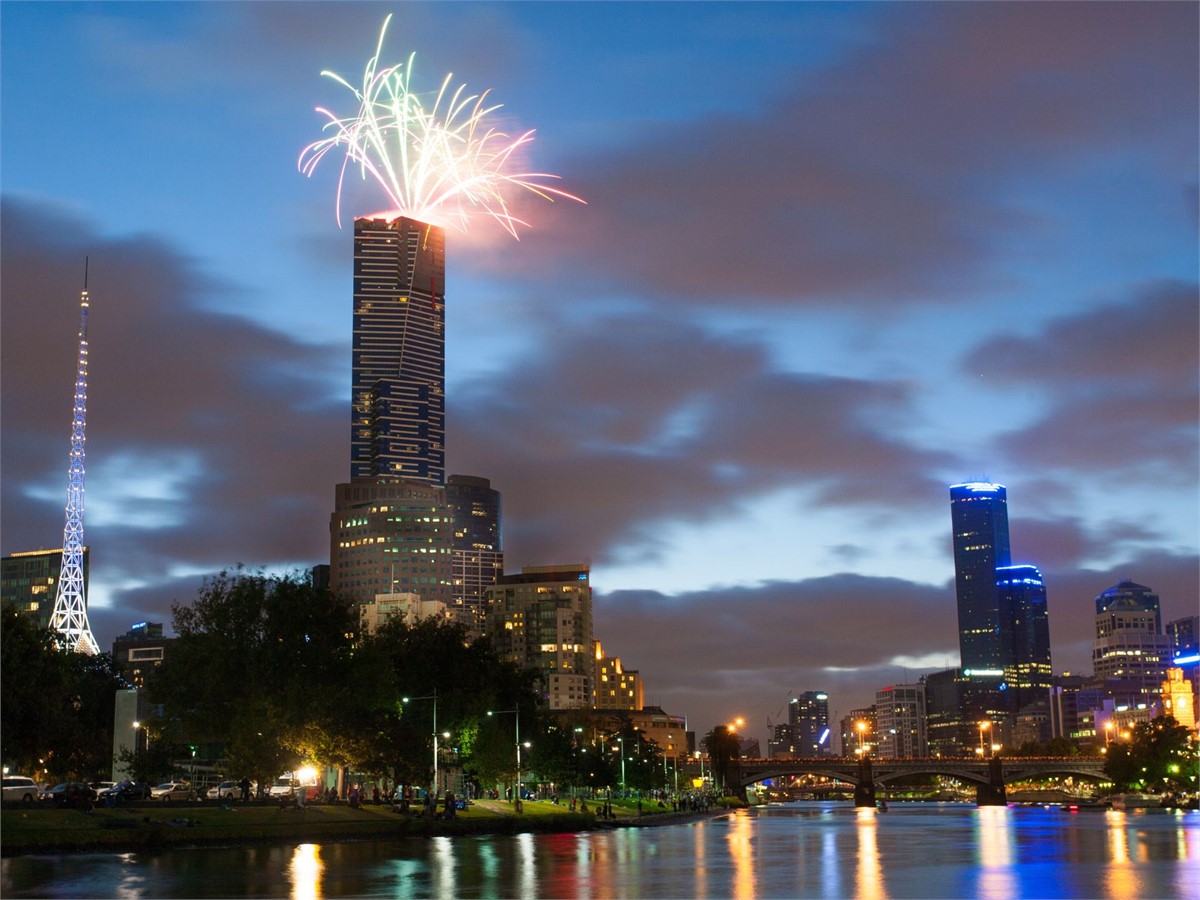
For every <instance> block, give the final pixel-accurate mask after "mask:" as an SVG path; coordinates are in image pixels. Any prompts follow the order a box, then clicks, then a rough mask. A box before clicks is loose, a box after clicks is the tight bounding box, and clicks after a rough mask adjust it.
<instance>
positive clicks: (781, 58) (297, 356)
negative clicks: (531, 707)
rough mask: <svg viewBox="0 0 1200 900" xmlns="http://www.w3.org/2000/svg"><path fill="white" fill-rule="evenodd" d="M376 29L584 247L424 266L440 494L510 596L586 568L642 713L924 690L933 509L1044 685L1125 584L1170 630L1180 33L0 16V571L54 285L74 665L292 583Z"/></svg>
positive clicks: (828, 17)
mask: <svg viewBox="0 0 1200 900" xmlns="http://www.w3.org/2000/svg"><path fill="white" fill-rule="evenodd" d="M388 13H392V14H394V18H393V21H392V24H391V26H390V28H389V31H388V36H387V39H386V42H385V45H384V46H385V51H384V56H385V59H386V60H387V61H389V62H399V61H402V60H403V59H404V58H406V57H407V56H408V54H409V53H410V52H413V51H415V52H416V54H417V55H416V65H415V74H414V80H415V81H416V82H417V83H419V84H420V83H423V84H425V85H427V86H428V89H430V90H433V89H434V88H436V87H437V85H438V84H440V82H441V79H442V78H443V77H444V76H445V74H446V73H447V72H453V73H454V81H455V83H459V84H462V83H465V84H466V85H467V86H468V87H469V88H470V89H472V90H474V91H478V90H483V89H490V90H491V91H492V94H491V98H492V100H494V101H495V102H499V103H501V104H503V109H502V110H501V111H500V113H499V115H500V116H502V121H503V122H504V124H505V125H506V126H510V129H509V130H511V131H522V130H525V129H528V128H536V129H537V132H536V140H535V142H534V143H533V145H532V149H531V151H530V158H531V163H532V164H533V165H534V166H535V167H536V168H537V169H538V170H541V171H547V172H554V173H557V174H560V175H561V176H562V178H563V181H562V186H563V187H564V188H565V189H567V190H570V191H572V192H574V193H576V194H578V195H580V196H581V197H583V198H584V199H586V201H587V205H586V206H580V205H577V204H573V203H561V202H560V203H556V204H553V205H550V204H544V203H540V202H537V203H531V204H522V206H521V210H522V212H524V213H525V214H527V215H528V217H529V220H530V222H531V225H532V227H531V228H530V229H528V230H526V231H523V232H522V233H521V239H520V240H519V241H514V240H513V239H512V238H511V237H508V236H507V235H505V234H503V233H502V232H500V231H499V229H496V228H494V227H492V226H490V225H489V224H488V223H486V222H481V223H479V224H478V225H477V226H476V227H474V228H473V229H472V230H471V231H470V232H469V233H467V234H458V233H451V234H450V235H449V239H448V254H447V255H448V273H447V299H448V307H447V310H448V341H447V347H448V350H447V352H448V370H447V379H448V390H449V395H448V428H449V435H448V451H447V452H448V462H449V467H450V469H451V471H455V472H462V473H469V474H477V475H483V476H485V477H489V478H491V479H492V482H493V486H494V487H496V488H497V489H498V490H500V491H501V492H502V493H503V495H504V503H505V513H506V519H505V523H504V525H505V544H506V546H505V549H506V553H507V561H508V567H509V570H510V571H516V570H517V569H519V567H521V566H523V565H541V564H548V563H553V562H589V563H591V564H592V566H593V572H594V575H593V582H594V586H595V589H596V591H597V603H596V607H597V611H596V627H597V637H599V638H601V639H602V640H603V642H604V645H605V648H606V650H608V652H610V653H615V654H618V655H620V656H622V657H623V659H624V660H625V663H626V665H627V666H628V667H631V668H638V669H640V670H641V671H642V673H643V676H644V677H645V679H646V683H647V696H648V701H649V702H652V703H656V704H658V705H662V706H664V707H666V708H667V709H668V710H670V711H672V712H679V713H684V714H687V715H688V716H689V721H691V722H693V723H695V722H700V723H702V724H703V725H704V728H705V729H707V727H711V723H712V722H716V721H720V720H723V719H728V718H731V717H733V716H735V715H742V716H745V717H746V718H747V719H748V720H749V721H750V722H751V723H752V726H753V728H752V733H756V734H758V735H759V736H760V737H765V734H766V731H765V719H766V718H767V717H768V716H770V715H771V714H772V713H773V712H774V711H775V709H776V707H778V706H780V705H781V704H782V702H783V701H784V700H785V699H786V696H787V694H788V693H789V692H791V691H803V690H827V691H829V692H830V694H831V707H832V708H834V709H839V710H842V711H845V710H848V709H850V708H852V707H854V706H858V705H862V704H863V703H866V702H870V699H871V698H872V696H873V691H874V690H875V688H877V687H881V686H884V685H886V684H890V683H893V682H897V681H903V680H905V679H912V678H915V677H916V676H917V675H918V674H919V673H920V672H921V671H926V670H928V669H930V668H933V667H940V666H942V665H944V664H951V665H953V664H954V663H955V662H956V658H957V639H956V633H955V617H954V606H953V596H952V587H951V582H952V578H953V563H952V560H951V555H950V535H949V509H948V506H949V504H948V492H947V490H946V485H948V484H950V483H953V482H957V481H961V480H967V479H975V478H988V479H991V480H995V481H999V482H1002V483H1004V484H1006V485H1007V486H1008V490H1009V502H1010V515H1011V520H1012V532H1013V535H1012V541H1013V547H1014V561H1020V562H1028V563H1032V564H1035V565H1038V566H1039V567H1041V569H1042V571H1043V574H1044V575H1045V576H1046V579H1047V584H1048V590H1049V598H1050V615H1051V629H1052V638H1053V642H1054V658H1055V668H1056V669H1058V670H1060V671H1061V670H1072V671H1086V670H1087V669H1088V668H1089V657H1088V652H1089V648H1090V638H1091V629H1092V623H1091V620H1090V617H1089V615H1088V610H1089V608H1090V606H1091V601H1092V598H1093V597H1094V596H1095V595H1096V594H1098V593H1100V592H1101V591H1103V590H1104V589H1105V588H1107V587H1109V586H1110V585H1111V584H1113V583H1115V581H1116V580H1118V579H1119V578H1122V577H1131V578H1134V579H1135V580H1137V581H1139V582H1141V583H1143V584H1148V585H1150V586H1152V587H1154V588H1155V589H1157V590H1159V591H1160V593H1161V594H1162V596H1163V603H1164V612H1165V617H1166V618H1172V617H1178V616H1182V615H1186V614H1191V613H1194V612H1195V610H1196V608H1197V603H1198V596H1200V591H1198V584H1197V582H1198V578H1197V569H1198V566H1197V562H1198V560H1197V545H1198V541H1197V537H1198V524H1200V522H1198V514H1197V511H1198V508H1200V504H1198V503H1197V499H1198V496H1197V478H1196V476H1197V440H1196V438H1197V429H1196V425H1197V421H1196V420H1197V415H1196V414H1197V409H1198V405H1197V370H1198V366H1197V362H1198V350H1197V343H1198V339H1197V333H1198V330H1200V326H1198V323H1197V268H1198V267H1197V262H1198V260H1197V132H1198V128H1197V125H1198V123H1197V108H1198V102H1197V88H1196V84H1197V78H1196V75H1197V71H1198V64H1197V7H1196V6H1195V5H1194V4H1123V3H1073V4H1054V3H1040V4H995V3H970V4H947V3H936V4H920V3H904V4H869V3H851V4H820V3H792V4H786V3H784V4H779V3H770V4H755V3H746V4H740V3H739V4H724V3H704V4H692V3H671V4H667V3H661V4H658V3H655V4H639V3H630V4H600V3H579V4H575V3H560V4H541V3H522V4H473V3H439V4H417V3H411V4H390V3H388V4H385V3H365V4H323V3H287V2H279V3H229V4H226V3H171V4H166V3H158V4H142V3H128V4H123V3H87V4H73V3H54V4H47V3H13V2H5V3H4V4H3V5H2V6H0V51H2V53H0V101H2V103H0V126H2V128H0V166H2V168H0V187H2V190H3V204H4V220H3V226H2V229H0V250H2V253H3V276H2V279H0V291H2V300H3V309H2V314H3V326H4V327H3V330H2V332H0V339H2V341H3V354H2V355H3V360H2V363H0V365H2V370H0V374H2V377H3V401H4V402H3V407H2V409H0V416H2V419H0V424H2V426H3V444H2V447H0V449H2V453H3V459H2V463H3V467H4V475H5V477H4V479H3V508H2V526H3V532H2V534H0V540H2V543H3V547H2V549H3V552H4V553H11V552H15V551H19V550H25V549H32V548H36V547H51V546H55V545H56V544H57V543H59V542H60V541H61V528H62V506H63V503H64V502H65V470H66V454H67V449H68V441H69V422H70V390H71V384H72V379H73V366H74V364H73V347H72V342H73V339H74V333H75V329H76V327H77V315H78V309H77V302H78V291H79V288H80V286H81V280H82V269H83V264H82V260H83V257H84V256H85V255H90V257H91V263H90V273H91V274H90V283H89V287H90V291H91V296H92V309H93V313H92V321H91V339H92V346H91V367H92V372H91V383H90V387H91V394H90V397H89V423H88V428H89V431H88V436H89V442H88V454H89V455H88V464H89V465H88V484H87V487H88V495H87V497H88V499H87V503H88V507H87V519H86V537H87V542H88V543H89V545H90V546H91V547H92V548H93V550H92V552H93V557H92V559H93V569H92V582H91V584H92V594H91V603H92V622H93V627H94V629H95V630H96V632H97V637H98V639H99V640H100V642H101V644H102V645H106V644H107V643H108V642H110V641H111V639H112V637H113V635H115V634H117V633H119V632H121V631H124V630H125V629H126V628H127V627H128V625H129V624H130V623H132V622H135V621H138V620H141V619H145V618H150V619H154V620H162V621H165V622H168V623H169V622H170V605H171V603H172V602H187V601H189V600H190V599H191V598H192V597H194V595H195V590H196V587H197V584H198V582H199V579H200V578H201V577H202V576H203V575H204V574H205V573H211V572H215V571H217V570H219V569H221V568H223V567H226V566H230V565H233V564H234V563H237V562H245V563H247V564H249V565H252V566H265V567H268V568H279V567H289V566H309V565H312V564H314V563H317V562H321V561H325V560H327V558H328V546H327V543H328V517H329V512H330V509H331V507H332V500H333V485H334V484H335V483H336V482H338V481H339V480H342V479H344V478H345V477H346V476H347V437H348V429H347V428H346V419H347V415H346V406H347V404H346V399H347V395H348V387H349V341H350V324H351V322H350V255H351V254H350V235H349V232H348V231H346V230H344V229H343V230H339V229H338V227H337V224H336V222H335V219H334V187H335V180H336V166H335V165H328V166H325V167H323V168H322V169H320V170H318V172H317V174H316V175H315V176H314V177H313V178H311V179H306V178H305V177H304V176H302V175H301V174H300V173H299V172H298V171H297V167H296V160H297V157H298V156H299V153H300V151H301V149H302V148H303V147H304V146H305V145H306V144H308V143H309V142H310V141H313V140H315V139H316V138H318V137H320V128H321V124H322V119H321V117H320V116H319V115H318V114H317V113H316V112H315V109H314V108H315V107H317V106H322V105H323V106H329V107H331V108H333V109H344V108H345V94H344V91H343V89H340V88H338V87H337V85H335V84H334V83H333V82H331V81H330V80H329V79H325V78H322V77H321V74H320V73H321V71H322V70H323V69H330V70H333V71H335V72H338V73H340V74H342V75H344V76H346V77H347V78H348V79H349V80H351V81H354V80H356V79H357V77H358V75H359V74H360V73H361V71H362V68H363V66H364V64H365V62H366V59H367V58H368V57H369V56H370V55H371V53H372V52H373V50H374V48H375V42H376V40H377V37H378V33H379V28H380V26H381V24H382V22H383V19H384V17H385V16H386V15H387V14H388ZM378 201H379V198H378V197H377V196H372V195H371V192H370V190H369V186H368V187H367V188H363V189H361V190H359V191H357V192H356V193H355V194H354V195H353V196H352V198H351V202H352V204H360V205H363V206H364V207H365V208H362V209H350V210H348V211H350V212H369V211H374V210H375V209H378V208H379V207H380V204H379V202H378Z"/></svg>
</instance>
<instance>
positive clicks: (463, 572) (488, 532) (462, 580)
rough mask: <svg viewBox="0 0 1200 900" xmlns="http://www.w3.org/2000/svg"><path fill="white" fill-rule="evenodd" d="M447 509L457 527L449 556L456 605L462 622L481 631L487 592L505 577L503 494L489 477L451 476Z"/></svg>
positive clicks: (448, 482)
mask: <svg viewBox="0 0 1200 900" xmlns="http://www.w3.org/2000/svg"><path fill="white" fill-rule="evenodd" d="M446 506H447V507H448V508H449V510H450V517H451V519H452V521H453V526H454V543H453V546H452V548H451V554H450V557H451V567H452V570H453V571H452V580H453V584H454V602H455V604H456V608H457V610H459V611H460V612H461V614H462V615H461V619H462V620H463V621H465V622H467V623H469V624H470V625H472V626H473V627H475V628H480V629H482V627H483V625H484V621H485V619H486V617H487V589H488V588H489V587H491V586H492V585H494V584H495V583H496V579H498V578H499V577H500V576H501V575H503V574H504V551H503V549H502V547H501V537H500V535H501V532H500V521H501V518H500V492H499V491H496V490H493V489H492V484H491V482H490V481H489V480H488V479H486V478H479V477H477V476H474V475H451V476H450V477H449V478H448V479H447V480H446Z"/></svg>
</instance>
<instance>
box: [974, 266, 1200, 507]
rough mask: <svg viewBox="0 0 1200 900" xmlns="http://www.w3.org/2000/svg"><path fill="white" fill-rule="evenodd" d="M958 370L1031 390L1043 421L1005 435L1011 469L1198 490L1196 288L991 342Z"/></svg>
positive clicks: (1153, 292)
mask: <svg viewBox="0 0 1200 900" xmlns="http://www.w3.org/2000/svg"><path fill="white" fill-rule="evenodd" d="M961 370H962V371H963V372H964V373H967V372H981V373H983V374H984V375H985V376H986V377H987V378H989V379H990V380H991V381H992V383H993V384H997V385H999V386H1000V387H1001V388H1002V389H1010V390H1024V389H1028V388H1034V389H1036V390H1037V391H1038V392H1039V394H1040V395H1041V397H1042V399H1043V401H1044V402H1045V403H1046V406H1047V411H1046V413H1045V414H1044V415H1043V416H1041V417H1039V418H1038V419H1037V420H1036V421H1034V422H1032V423H1030V424H1029V425H1027V426H1025V427H1022V428H1019V429H1014V430H1011V431H1009V432H1007V433H1005V434H1003V435H1001V436H1000V437H999V438H998V439H997V440H998V444H999V445H1000V446H1001V447H1002V448H1003V449H1004V450H1005V451H1006V452H1007V455H1008V456H1009V457H1010V458H1011V459H1012V460H1013V461H1014V462H1015V463H1017V464H1020V465H1023V466H1026V467H1028V468H1031V469H1035V470H1041V471H1053V470H1056V469H1063V468H1069V469H1071V470H1072V471H1073V472H1075V473H1079V472H1081V471H1088V470H1092V471H1096V472H1103V473H1105V474H1106V476H1107V477H1109V478H1114V477H1116V478H1120V479H1122V480H1127V479H1139V480H1142V479H1153V480H1156V481H1157V480H1161V479H1163V478H1164V477H1171V478H1176V479H1178V480H1179V481H1180V483H1191V484H1195V478H1196V459H1197V434H1196V410H1197V407H1198V406H1200V392H1198V390H1197V374H1198V372H1200V297H1198V295H1197V286H1196V284H1195V283H1187V282H1158V283H1153V284H1148V285H1144V286H1141V287H1139V288H1137V289H1134V290H1133V291H1131V292H1130V296H1129V297H1128V299H1126V300H1125V301H1124V302H1112V303H1107V304H1104V305H1099V306H1094V307H1092V308H1091V309H1088V310H1087V311H1085V312H1082V313H1078V314H1075V315H1071V316H1066V317H1060V318H1058V319H1055V320H1052V321H1050V322H1049V323H1047V324H1046V325H1045V326H1044V328H1043V329H1042V330H1041V332H1040V333H1037V334H1034V335H1032V336H1027V337H1022V336H1017V335H997V336H994V337H991V338H989V339H988V340H986V341H984V342H983V343H981V344H980V345H979V346H977V347H976V348H975V349H974V350H972V351H971V352H970V353H969V354H968V355H967V357H966V358H965V359H964V361H963V364H962V368H961Z"/></svg>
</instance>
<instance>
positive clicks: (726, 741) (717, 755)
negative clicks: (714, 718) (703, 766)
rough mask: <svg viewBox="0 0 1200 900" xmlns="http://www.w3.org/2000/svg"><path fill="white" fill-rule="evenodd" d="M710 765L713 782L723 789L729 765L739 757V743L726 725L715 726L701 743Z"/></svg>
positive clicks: (734, 733)
mask: <svg viewBox="0 0 1200 900" xmlns="http://www.w3.org/2000/svg"><path fill="white" fill-rule="evenodd" d="M701 745H702V746H703V747H704V750H705V752H706V753H708V758H709V762H710V764H711V765H712V770H713V778H714V779H715V782H716V783H717V784H718V785H720V786H722V787H724V785H725V776H726V775H727V774H728V772H729V764H730V762H732V761H733V760H735V759H737V758H738V757H739V756H741V741H740V740H739V739H738V735H737V732H736V731H734V730H733V729H732V728H730V727H729V726H728V725H717V726H715V727H714V728H713V729H712V730H711V731H710V732H709V733H708V734H706V735H705V736H704V739H703V740H702V741H701Z"/></svg>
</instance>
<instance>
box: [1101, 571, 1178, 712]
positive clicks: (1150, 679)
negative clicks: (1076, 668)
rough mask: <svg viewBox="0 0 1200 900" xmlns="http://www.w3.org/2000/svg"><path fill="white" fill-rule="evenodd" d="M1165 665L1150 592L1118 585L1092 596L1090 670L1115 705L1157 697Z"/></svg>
mask: <svg viewBox="0 0 1200 900" xmlns="http://www.w3.org/2000/svg"><path fill="white" fill-rule="evenodd" d="M1170 664H1171V641H1170V639H1169V638H1168V637H1167V636H1166V635H1164V634H1163V633H1162V614H1161V612H1160V608H1159V598H1158V595H1157V594H1155V593H1154V592H1153V591H1152V590H1151V589H1150V588H1148V587H1145V586H1144V585H1140V584H1135V583H1134V582H1132V581H1121V582H1119V583H1118V584H1115V585H1113V586H1112V587H1111V588H1109V589H1108V590H1106V591H1104V592H1103V593H1101V594H1100V595H1099V596H1097V597H1096V636H1095V638H1094V639H1093V641H1092V672H1093V674H1094V676H1095V678H1096V679H1097V680H1103V681H1104V682H1105V686H1106V689H1107V690H1108V691H1109V693H1110V694H1111V695H1112V696H1113V697H1114V698H1115V699H1117V700H1118V701H1120V702H1123V703H1128V704H1133V705H1136V704H1137V702H1138V701H1139V699H1141V700H1142V701H1143V702H1144V701H1145V700H1146V698H1151V699H1154V698H1157V697H1158V694H1159V687H1160V685H1161V684H1162V681H1163V678H1164V677H1165V676H1166V671H1167V667H1168V666H1169V665H1170Z"/></svg>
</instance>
